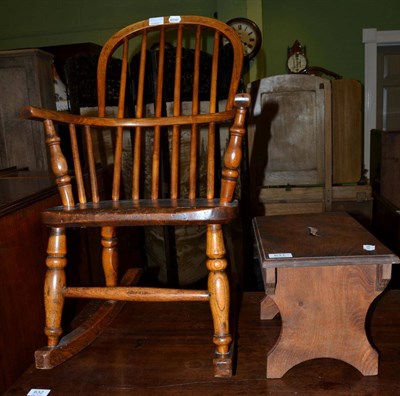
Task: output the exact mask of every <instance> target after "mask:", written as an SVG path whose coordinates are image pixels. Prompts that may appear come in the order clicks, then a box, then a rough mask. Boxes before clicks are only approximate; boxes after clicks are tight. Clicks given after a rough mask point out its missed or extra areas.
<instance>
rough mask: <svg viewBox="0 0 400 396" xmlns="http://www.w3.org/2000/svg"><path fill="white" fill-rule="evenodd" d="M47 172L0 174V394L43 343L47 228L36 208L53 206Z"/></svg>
mask: <svg viewBox="0 0 400 396" xmlns="http://www.w3.org/2000/svg"><path fill="white" fill-rule="evenodd" d="M59 204H60V199H59V196H58V192H57V189H56V187H55V185H54V183H53V182H52V179H51V178H49V177H48V176H39V175H34V174H31V173H29V174H28V173H27V174H25V175H24V176H19V177H18V176H15V175H11V176H9V177H0V273H1V277H0V323H1V325H0V351H1V352H0V394H2V393H3V392H4V391H5V390H6V389H7V387H9V386H10V385H11V384H12V383H13V382H14V381H15V380H16V379H17V378H18V377H19V376H20V375H21V374H22V373H23V372H24V371H25V370H26V369H27V368H28V367H29V366H30V365H31V363H33V361H34V351H35V350H36V349H37V348H39V347H41V346H43V345H45V343H46V339H45V337H44V334H43V327H44V309H43V282H44V273H45V265H44V262H45V258H46V245H47V229H46V227H45V226H44V225H42V223H41V219H40V212H41V210H43V209H45V208H47V207H49V206H54V205H59Z"/></svg>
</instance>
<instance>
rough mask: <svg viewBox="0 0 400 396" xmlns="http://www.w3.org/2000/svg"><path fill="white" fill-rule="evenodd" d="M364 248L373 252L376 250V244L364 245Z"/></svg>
mask: <svg viewBox="0 0 400 396" xmlns="http://www.w3.org/2000/svg"><path fill="white" fill-rule="evenodd" d="M363 249H364V250H367V251H368V252H372V251H373V250H375V245H363Z"/></svg>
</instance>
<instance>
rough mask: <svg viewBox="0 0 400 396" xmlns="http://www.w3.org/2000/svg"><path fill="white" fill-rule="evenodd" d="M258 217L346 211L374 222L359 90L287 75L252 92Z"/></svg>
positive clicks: (351, 85) (251, 125) (251, 131)
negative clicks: (365, 168)
mask: <svg viewBox="0 0 400 396" xmlns="http://www.w3.org/2000/svg"><path fill="white" fill-rule="evenodd" d="M248 92H249V93H250V94H251V97H252V108H251V111H250V116H249V120H248V140H249V162H250V163H249V169H250V180H251V187H250V189H251V194H252V213H253V215H264V214H266V215H272V214H288V213H316V212H322V211H326V210H347V209H349V211H351V212H354V211H356V212H359V213H360V215H361V216H363V217H366V218H369V219H370V217H371V210H372V205H371V189H370V186H369V185H357V182H358V181H359V180H360V178H361V173H362V172H361V168H362V163H361V153H362V139H361V137H362V131H361V88H360V85H359V83H357V82H355V81H352V80H343V81H340V82H339V80H337V81H333V82H332V81H330V80H327V79H323V78H320V77H317V76H308V75H295V74H288V75H282V76H273V77H267V78H264V79H261V80H259V81H255V82H253V83H251V84H249V86H248Z"/></svg>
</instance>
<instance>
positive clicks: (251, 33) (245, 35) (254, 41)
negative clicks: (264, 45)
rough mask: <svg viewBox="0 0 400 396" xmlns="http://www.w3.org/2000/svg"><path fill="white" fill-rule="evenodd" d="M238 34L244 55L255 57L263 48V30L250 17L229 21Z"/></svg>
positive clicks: (228, 23) (250, 57)
mask: <svg viewBox="0 0 400 396" xmlns="http://www.w3.org/2000/svg"><path fill="white" fill-rule="evenodd" d="M227 25H229V26H230V27H231V28H233V30H235V32H236V33H237V35H238V36H239V37H240V41H241V42H242V45H243V53H244V56H246V57H248V58H249V59H252V58H254V57H255V56H256V55H257V53H258V51H259V50H260V48H261V31H260V29H259V27H258V26H257V25H256V24H255V23H254V22H253V21H251V20H250V19H247V18H234V19H231V20H230V21H228V22H227Z"/></svg>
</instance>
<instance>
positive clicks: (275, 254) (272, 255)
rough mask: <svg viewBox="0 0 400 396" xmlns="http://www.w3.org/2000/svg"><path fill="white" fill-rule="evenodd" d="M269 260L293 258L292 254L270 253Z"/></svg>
mask: <svg viewBox="0 0 400 396" xmlns="http://www.w3.org/2000/svg"><path fill="white" fill-rule="evenodd" d="M268 257H269V258H288V257H293V255H292V253H270V254H269V255H268Z"/></svg>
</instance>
